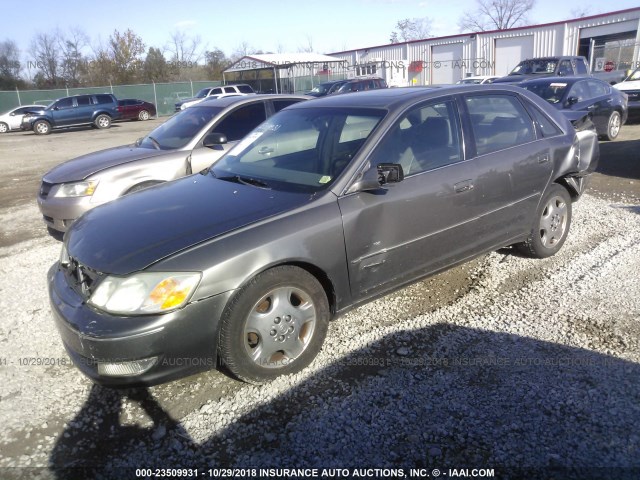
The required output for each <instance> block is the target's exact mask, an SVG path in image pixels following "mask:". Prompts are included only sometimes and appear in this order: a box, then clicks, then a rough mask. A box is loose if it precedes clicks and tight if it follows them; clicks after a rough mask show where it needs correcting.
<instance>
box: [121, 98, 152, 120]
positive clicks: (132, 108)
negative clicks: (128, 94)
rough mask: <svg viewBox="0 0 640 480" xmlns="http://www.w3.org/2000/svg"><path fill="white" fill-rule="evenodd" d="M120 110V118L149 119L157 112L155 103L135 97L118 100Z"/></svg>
mask: <svg viewBox="0 0 640 480" xmlns="http://www.w3.org/2000/svg"><path fill="white" fill-rule="evenodd" d="M118 111H119V112H120V115H121V116H120V120H149V119H150V118H151V117H155V116H156V114H157V112H156V106H155V105H154V104H153V103H150V102H145V101H144V100H138V99H135V98H124V99H122V100H118Z"/></svg>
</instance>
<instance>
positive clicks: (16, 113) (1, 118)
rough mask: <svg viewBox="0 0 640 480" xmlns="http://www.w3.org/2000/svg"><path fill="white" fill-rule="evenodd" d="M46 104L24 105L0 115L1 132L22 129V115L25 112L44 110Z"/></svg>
mask: <svg viewBox="0 0 640 480" xmlns="http://www.w3.org/2000/svg"><path fill="white" fill-rule="evenodd" d="M44 108H47V107H45V106H44V105H22V106H20V107H15V108H12V109H11V110H9V111H7V112H5V113H3V114H2V115H0V133H7V132H9V131H11V130H20V125H22V117H23V116H24V114H25V113H27V112H30V111H33V110H42V109H44Z"/></svg>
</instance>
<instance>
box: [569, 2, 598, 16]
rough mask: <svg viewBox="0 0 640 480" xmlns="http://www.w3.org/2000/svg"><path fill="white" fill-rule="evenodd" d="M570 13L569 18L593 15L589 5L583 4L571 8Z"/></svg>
mask: <svg viewBox="0 0 640 480" xmlns="http://www.w3.org/2000/svg"><path fill="white" fill-rule="evenodd" d="M570 14H571V18H584V17H588V16H590V15H593V13H592V10H591V5H584V6H581V7H577V8H572V9H571V12H570Z"/></svg>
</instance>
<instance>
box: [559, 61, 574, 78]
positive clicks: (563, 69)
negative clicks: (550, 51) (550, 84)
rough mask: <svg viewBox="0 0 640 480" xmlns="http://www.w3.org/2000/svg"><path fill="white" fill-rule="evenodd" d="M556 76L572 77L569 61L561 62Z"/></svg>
mask: <svg viewBox="0 0 640 480" xmlns="http://www.w3.org/2000/svg"><path fill="white" fill-rule="evenodd" d="M558 75H562V76H568V75H573V68H572V67H571V60H563V61H561V62H560V66H559V67H558Z"/></svg>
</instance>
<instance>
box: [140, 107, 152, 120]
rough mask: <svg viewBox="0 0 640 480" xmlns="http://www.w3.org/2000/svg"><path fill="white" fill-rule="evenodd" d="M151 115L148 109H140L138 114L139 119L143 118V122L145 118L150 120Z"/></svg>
mask: <svg viewBox="0 0 640 480" xmlns="http://www.w3.org/2000/svg"><path fill="white" fill-rule="evenodd" d="M150 117H151V115H149V112H147V111H146V110H140V113H139V114H138V120H142V121H143V122H144V121H145V120H149V118H150Z"/></svg>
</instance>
